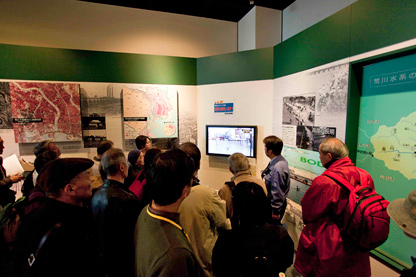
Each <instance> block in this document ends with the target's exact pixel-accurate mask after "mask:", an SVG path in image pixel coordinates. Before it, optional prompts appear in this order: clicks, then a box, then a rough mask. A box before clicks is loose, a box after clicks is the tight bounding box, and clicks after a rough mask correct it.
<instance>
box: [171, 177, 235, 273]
mask: <svg viewBox="0 0 416 277" xmlns="http://www.w3.org/2000/svg"><path fill="white" fill-rule="evenodd" d="M179 214H180V221H181V225H182V227H183V228H184V230H185V231H186V232H187V233H188V235H189V239H190V241H191V246H192V249H193V250H194V252H195V256H196V258H197V260H198V263H199V264H200V265H201V267H202V269H203V270H204V274H205V276H212V250H213V248H214V245H215V242H216V241H217V238H218V232H217V228H224V229H230V228H231V223H230V221H229V219H227V217H226V213H225V201H224V200H222V199H221V198H220V197H219V196H218V194H217V193H216V191H215V190H214V189H212V188H210V187H208V186H204V185H196V186H193V187H192V188H191V193H190V194H189V196H188V197H186V198H185V200H184V201H183V202H182V204H181V206H180V207H179Z"/></svg>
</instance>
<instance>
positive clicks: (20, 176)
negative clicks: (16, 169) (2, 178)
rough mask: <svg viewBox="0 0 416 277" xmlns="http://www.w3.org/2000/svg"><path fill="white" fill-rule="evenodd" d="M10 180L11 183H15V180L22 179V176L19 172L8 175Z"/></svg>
mask: <svg viewBox="0 0 416 277" xmlns="http://www.w3.org/2000/svg"><path fill="white" fill-rule="evenodd" d="M10 180H11V181H12V182H13V183H17V182H20V181H21V180H23V176H22V175H20V174H15V175H12V176H10Z"/></svg>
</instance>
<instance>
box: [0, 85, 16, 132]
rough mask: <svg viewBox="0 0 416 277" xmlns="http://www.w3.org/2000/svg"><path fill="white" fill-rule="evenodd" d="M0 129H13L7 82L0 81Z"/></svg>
mask: <svg viewBox="0 0 416 277" xmlns="http://www.w3.org/2000/svg"><path fill="white" fill-rule="evenodd" d="M0 129H13V123H12V108H11V106H10V87H9V83H8V82H0Z"/></svg>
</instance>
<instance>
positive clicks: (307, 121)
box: [282, 94, 315, 126]
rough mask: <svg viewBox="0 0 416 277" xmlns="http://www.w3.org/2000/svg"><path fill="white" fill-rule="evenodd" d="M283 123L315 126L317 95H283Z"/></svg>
mask: <svg viewBox="0 0 416 277" xmlns="http://www.w3.org/2000/svg"><path fill="white" fill-rule="evenodd" d="M282 123H283V124H289V125H298V126H313V125H314V124H315V95H311V94H310V95H297V96H289V97H283V122H282Z"/></svg>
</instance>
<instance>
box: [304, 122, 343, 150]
mask: <svg viewBox="0 0 416 277" xmlns="http://www.w3.org/2000/svg"><path fill="white" fill-rule="evenodd" d="M330 136H331V137H335V136H336V128H333V127H318V126H297V130H296V147H298V148H301V149H307V150H312V151H319V145H320V144H321V142H322V141H323V140H324V139H325V138H327V137H330Z"/></svg>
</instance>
